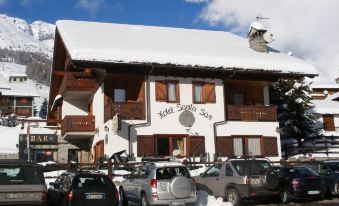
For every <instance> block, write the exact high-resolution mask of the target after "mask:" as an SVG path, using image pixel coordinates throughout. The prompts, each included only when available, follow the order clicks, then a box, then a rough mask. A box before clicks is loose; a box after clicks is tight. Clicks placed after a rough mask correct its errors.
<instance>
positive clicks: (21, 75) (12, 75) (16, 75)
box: [9, 74, 27, 77]
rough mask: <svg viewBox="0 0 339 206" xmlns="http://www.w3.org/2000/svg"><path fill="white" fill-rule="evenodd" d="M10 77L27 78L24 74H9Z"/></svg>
mask: <svg viewBox="0 0 339 206" xmlns="http://www.w3.org/2000/svg"><path fill="white" fill-rule="evenodd" d="M9 76H10V77H27V75H26V74H9Z"/></svg>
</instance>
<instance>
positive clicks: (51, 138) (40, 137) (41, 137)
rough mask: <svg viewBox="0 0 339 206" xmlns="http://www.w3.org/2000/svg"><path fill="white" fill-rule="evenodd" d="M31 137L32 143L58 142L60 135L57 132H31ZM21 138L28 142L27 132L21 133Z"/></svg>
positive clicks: (21, 140) (22, 140)
mask: <svg viewBox="0 0 339 206" xmlns="http://www.w3.org/2000/svg"><path fill="white" fill-rule="evenodd" d="M29 139H30V144H31V145H41V144H58V136H57V135H55V134H30V135H29ZM19 140H20V142H26V141H27V134H21V135H20V137H19Z"/></svg>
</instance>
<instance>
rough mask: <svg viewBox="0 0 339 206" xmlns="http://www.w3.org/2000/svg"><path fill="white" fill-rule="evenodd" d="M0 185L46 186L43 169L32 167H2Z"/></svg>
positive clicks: (0, 167)
mask: <svg viewBox="0 0 339 206" xmlns="http://www.w3.org/2000/svg"><path fill="white" fill-rule="evenodd" d="M0 184H1V185H14V184H30V185H40V184H45V179H44V176H43V174H42V169H41V168H39V167H32V166H8V165H6V166H5V165H0Z"/></svg>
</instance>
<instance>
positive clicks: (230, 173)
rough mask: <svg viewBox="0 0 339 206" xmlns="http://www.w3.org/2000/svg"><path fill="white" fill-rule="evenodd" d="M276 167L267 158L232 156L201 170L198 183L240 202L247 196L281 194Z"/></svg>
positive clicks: (227, 198)
mask: <svg viewBox="0 0 339 206" xmlns="http://www.w3.org/2000/svg"><path fill="white" fill-rule="evenodd" d="M272 168H273V166H272V164H271V163H270V162H269V161H268V160H266V159H230V160H227V161H226V162H220V163H217V164H214V165H212V166H211V167H209V168H208V169H207V170H206V171H205V172H204V173H202V174H200V176H199V177H197V178H196V182H197V187H198V189H202V190H205V191H206V192H208V193H209V194H211V195H214V196H219V197H224V199H226V200H227V201H229V202H232V203H233V205H234V206H238V205H240V204H241V202H242V200H243V199H253V198H258V197H263V196H272V195H276V196H277V195H278V194H279V189H278V186H279V178H278V174H277V172H276V171H275V170H273V169H272Z"/></svg>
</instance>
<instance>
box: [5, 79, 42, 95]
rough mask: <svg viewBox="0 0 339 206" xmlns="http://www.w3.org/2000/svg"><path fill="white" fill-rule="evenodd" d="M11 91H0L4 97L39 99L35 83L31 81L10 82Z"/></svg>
mask: <svg viewBox="0 0 339 206" xmlns="http://www.w3.org/2000/svg"><path fill="white" fill-rule="evenodd" d="M8 85H9V86H10V89H0V92H2V96H21V97H39V96H40V95H39V93H38V91H37V89H36V87H35V83H34V82H33V81H31V80H27V81H25V82H9V83H8Z"/></svg>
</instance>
